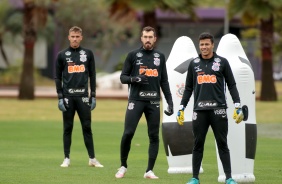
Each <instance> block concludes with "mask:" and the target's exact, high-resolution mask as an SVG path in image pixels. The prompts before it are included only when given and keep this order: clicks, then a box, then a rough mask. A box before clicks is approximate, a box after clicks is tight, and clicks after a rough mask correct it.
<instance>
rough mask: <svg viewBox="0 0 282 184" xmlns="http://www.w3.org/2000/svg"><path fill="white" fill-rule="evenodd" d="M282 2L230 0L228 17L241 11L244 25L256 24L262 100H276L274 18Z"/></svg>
mask: <svg viewBox="0 0 282 184" xmlns="http://www.w3.org/2000/svg"><path fill="white" fill-rule="evenodd" d="M281 12H282V2H281V1H280V0H279V1H265V0H230V3H229V13H230V17H232V16H234V15H235V14H237V13H241V15H242V21H243V23H245V24H246V25H253V26H254V25H258V26H259V30H260V47H261V57H262V76H261V94H260V100H262V101H277V93H276V89H275V85H274V79H273V55H272V47H273V42H274V39H273V38H274V19H275V18H276V17H281Z"/></svg>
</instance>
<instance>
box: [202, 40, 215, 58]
mask: <svg viewBox="0 0 282 184" xmlns="http://www.w3.org/2000/svg"><path fill="white" fill-rule="evenodd" d="M199 47H200V52H201V54H202V57H203V58H204V59H209V58H211V57H212V56H213V47H214V44H213V43H212V42H211V40H210V39H203V40H200V43H199Z"/></svg>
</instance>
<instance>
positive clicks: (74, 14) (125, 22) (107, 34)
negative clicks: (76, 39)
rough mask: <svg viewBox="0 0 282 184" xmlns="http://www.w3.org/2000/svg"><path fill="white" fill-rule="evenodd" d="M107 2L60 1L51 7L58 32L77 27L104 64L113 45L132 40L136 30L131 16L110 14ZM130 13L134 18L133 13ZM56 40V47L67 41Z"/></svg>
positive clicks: (135, 22) (137, 33)
mask: <svg viewBox="0 0 282 184" xmlns="http://www.w3.org/2000/svg"><path fill="white" fill-rule="evenodd" d="M108 1H109V0H83V1H80V2H79V3H77V0H60V1H58V3H57V6H56V9H55V19H56V22H57V24H58V29H59V32H60V33H61V34H63V35H65V34H67V33H68V30H69V28H70V27H72V26H74V25H76V26H79V27H81V28H82V30H83V36H84V42H88V43H91V44H92V45H93V47H95V53H97V54H98V55H99V56H101V58H102V59H103V65H107V62H108V60H109V57H110V55H111V52H112V48H113V47H114V46H116V45H120V44H123V43H124V42H127V43H134V42H135V41H136V39H137V35H139V30H140V29H139V25H138V23H137V21H136V19H135V18H131V17H129V16H128V17H125V18H117V17H110V12H109V3H108ZM73 5H75V6H73ZM130 16H132V17H135V15H134V14H130ZM117 19H118V21H117ZM63 38H66V37H63ZM60 41H61V43H60V44H61V45H60V46H59V47H60V48H61V47H63V45H68V44H69V43H68V40H67V39H63V40H62V39H61V40H56V42H60ZM62 44H63V45H62Z"/></svg>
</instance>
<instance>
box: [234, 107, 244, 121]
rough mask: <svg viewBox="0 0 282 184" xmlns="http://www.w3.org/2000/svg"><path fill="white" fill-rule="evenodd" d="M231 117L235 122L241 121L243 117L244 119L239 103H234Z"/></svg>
mask: <svg viewBox="0 0 282 184" xmlns="http://www.w3.org/2000/svg"><path fill="white" fill-rule="evenodd" d="M233 119H235V122H236V123H237V124H239V123H241V121H243V119H244V113H243V111H242V108H241V105H240V103H235V109H234V113H233Z"/></svg>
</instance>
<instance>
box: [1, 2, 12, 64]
mask: <svg viewBox="0 0 282 184" xmlns="http://www.w3.org/2000/svg"><path fill="white" fill-rule="evenodd" d="M10 10H11V7H10V6H9V3H8V1H7V0H3V1H1V2H0V22H1V25H0V53H1V55H2V57H3V59H4V62H5V64H6V66H7V67H8V66H9V60H8V58H7V55H6V52H5V50H4V47H3V38H4V34H5V32H6V31H7V29H6V26H5V25H6V24H5V21H6V20H7V17H8V12H9V11H10Z"/></svg>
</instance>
